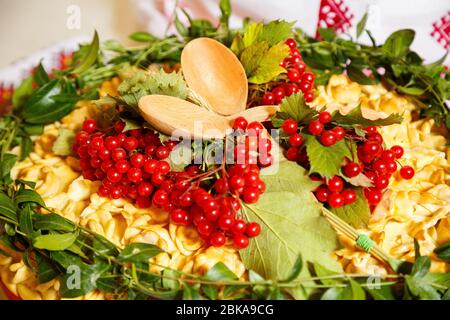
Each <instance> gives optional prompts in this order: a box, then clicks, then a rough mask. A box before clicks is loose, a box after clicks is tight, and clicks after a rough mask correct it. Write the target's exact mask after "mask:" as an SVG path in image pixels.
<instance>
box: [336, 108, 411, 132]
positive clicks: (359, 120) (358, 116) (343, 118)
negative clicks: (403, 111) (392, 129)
mask: <svg viewBox="0 0 450 320" xmlns="http://www.w3.org/2000/svg"><path fill="white" fill-rule="evenodd" d="M333 121H334V122H336V123H338V124H341V125H360V126H363V127H367V126H378V127H380V126H389V125H391V124H397V123H401V122H402V121H403V118H402V116H401V115H399V114H397V113H392V114H390V115H389V116H388V117H386V118H380V119H376V120H369V119H366V118H364V117H363V115H362V112H361V106H358V107H356V108H354V109H352V110H351V111H350V112H349V113H347V114H346V115H342V114H341V113H340V112H336V113H335V114H334V115H333Z"/></svg>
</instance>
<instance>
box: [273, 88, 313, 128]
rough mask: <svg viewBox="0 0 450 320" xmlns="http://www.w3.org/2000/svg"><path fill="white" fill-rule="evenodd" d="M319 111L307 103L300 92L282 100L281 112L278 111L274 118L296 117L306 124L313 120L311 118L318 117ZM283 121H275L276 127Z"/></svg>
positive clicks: (296, 119) (295, 118)
mask: <svg viewBox="0 0 450 320" xmlns="http://www.w3.org/2000/svg"><path fill="white" fill-rule="evenodd" d="M318 114H319V113H318V112H317V111H316V110H315V109H313V108H310V107H309V106H308V105H306V103H305V100H304V98H303V93H301V92H299V93H296V94H293V95H291V96H289V97H286V98H284V99H283V100H282V101H281V105H280V112H277V113H276V114H275V116H274V117H273V119H272V122H273V120H274V119H280V120H286V119H288V118H291V119H294V120H295V121H297V122H299V123H301V124H306V123H309V122H311V120H312V119H313V118H314V117H316V116H317V115H318ZM281 123H282V122H280V121H279V122H278V123H274V126H275V127H276V128H279V127H280V126H281ZM276 124H278V125H276Z"/></svg>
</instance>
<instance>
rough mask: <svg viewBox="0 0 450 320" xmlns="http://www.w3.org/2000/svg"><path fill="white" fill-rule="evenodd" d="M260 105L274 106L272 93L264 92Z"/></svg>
mask: <svg viewBox="0 0 450 320" xmlns="http://www.w3.org/2000/svg"><path fill="white" fill-rule="evenodd" d="M261 102H262V104H263V105H268V106H271V105H274V104H275V96H274V94H273V93H272V92H266V93H264V95H263V97H262V101H261Z"/></svg>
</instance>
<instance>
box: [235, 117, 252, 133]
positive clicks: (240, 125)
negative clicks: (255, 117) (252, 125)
mask: <svg viewBox="0 0 450 320" xmlns="http://www.w3.org/2000/svg"><path fill="white" fill-rule="evenodd" d="M247 125H248V121H247V119H245V118H244V117H237V118H236V119H234V123H233V129H234V130H244V131H245V129H247Z"/></svg>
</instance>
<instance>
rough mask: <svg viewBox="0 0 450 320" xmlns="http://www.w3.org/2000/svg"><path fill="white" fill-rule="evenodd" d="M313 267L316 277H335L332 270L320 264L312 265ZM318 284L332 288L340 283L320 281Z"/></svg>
mask: <svg viewBox="0 0 450 320" xmlns="http://www.w3.org/2000/svg"><path fill="white" fill-rule="evenodd" d="M313 267H314V273H315V275H316V276H317V277H328V276H334V275H337V272H334V271H332V270H328V269H327V268H325V267H324V266H322V265H321V264H320V263H317V262H315V263H313ZM320 282H321V283H322V284H324V285H328V286H332V285H335V284H337V283H341V282H342V281H341V280H339V279H320Z"/></svg>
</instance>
